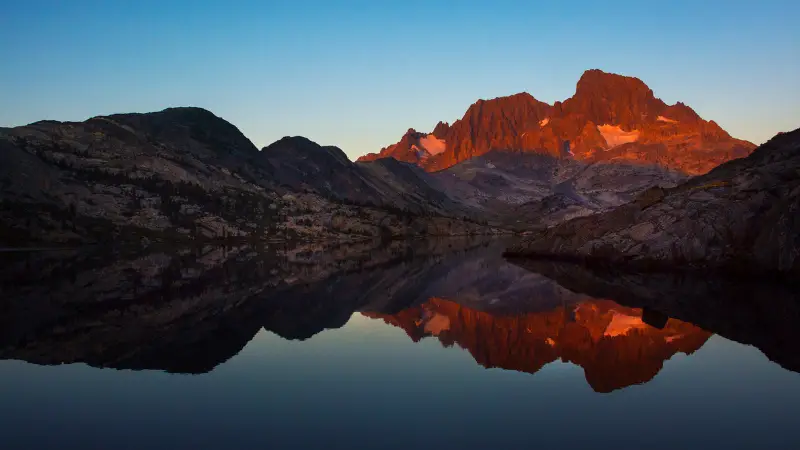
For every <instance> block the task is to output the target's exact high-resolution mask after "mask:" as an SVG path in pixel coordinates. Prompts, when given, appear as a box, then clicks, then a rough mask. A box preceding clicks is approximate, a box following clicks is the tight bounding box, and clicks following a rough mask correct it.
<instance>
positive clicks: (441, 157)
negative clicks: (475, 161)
mask: <svg viewBox="0 0 800 450" xmlns="http://www.w3.org/2000/svg"><path fill="white" fill-rule="evenodd" d="M432 135H435V136H437V137H439V138H440V139H442V140H444V144H445V149H444V150H443V151H440V152H438V153H429V152H421V151H420V149H421V148H423V146H422V145H421V142H422V139H423V138H424V137H425V136H427V135H425V134H423V133H417V132H413V133H407V134H406V135H405V136H404V137H403V139H402V140H401V141H400V142H398V143H397V144H395V145H392V146H389V147H386V148H384V149H382V150H381V151H380V152H379V153H377V154H369V155H365V156H364V157H362V159H364V160H374V159H378V158H386V157H393V158H395V159H398V160H400V161H406V162H413V163H416V164H419V165H420V166H422V167H424V168H425V169H426V170H428V171H437V170H442V169H445V168H447V167H450V166H453V165H455V164H457V163H459V162H461V161H464V160H467V159H470V158H474V157H475V156H478V155H482V154H485V153H487V152H489V151H491V150H518V151H527V152H537V153H542V154H548V155H553V156H558V157H569V158H574V159H578V160H582V161H611V160H614V161H619V160H623V161H634V162H644V163H652V164H659V165H660V166H662V167H666V168H670V169H674V170H679V171H682V172H684V173H686V174H691V175H696V174H701V173H705V172H707V171H709V170H710V169H712V168H713V167H715V166H717V165H719V164H720V163H722V162H725V161H728V160H730V159H734V158H739V157H742V156H746V155H747V154H749V153H750V152H751V151H752V149H753V148H754V147H755V146H754V145H753V144H751V143H749V142H746V141H742V140H738V139H734V138H732V137H731V136H730V135H729V134H728V133H726V132H725V131H724V130H723V129H722V128H720V127H719V126H718V125H717V124H716V123H715V122H713V121H705V120H703V119H702V118H701V117H700V116H698V115H697V114H696V113H695V112H694V111H693V110H692V109H691V108H689V107H688V106H686V105H685V104H683V103H680V102H678V103H676V104H674V105H667V104H665V103H664V102H663V101H661V100H660V99H658V98H657V97H655V95H654V94H653V91H652V90H651V89H650V88H649V87H647V85H646V84H644V83H643V82H642V81H641V80H639V79H638V78H633V77H626V76H621V75H616V74H610V73H605V72H602V71H600V70H588V71H586V72H585V73H584V74H583V76H581V78H580V80H579V81H578V83H577V86H576V90H575V95H574V96H572V97H571V98H569V99H567V100H565V101H563V102H556V103H555V104H553V105H548V104H546V103H543V102H540V101H538V100H536V99H535V98H533V97H532V96H531V95H530V94H527V93H521V94H516V95H511V96H508V97H499V98H495V99H491V100H479V101H478V102H476V103H475V104H473V105H472V106H470V107H469V109H468V110H467V112H466V113H465V114H464V117H462V118H461V119H460V120H457V121H456V122H455V123H453V124H452V125H451V126H449V127H443V126H440V125H437V127H436V129H435V130H434V133H433V134H432Z"/></svg>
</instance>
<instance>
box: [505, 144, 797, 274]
mask: <svg viewBox="0 0 800 450" xmlns="http://www.w3.org/2000/svg"><path fill="white" fill-rule="evenodd" d="M506 255H507V256H514V257H519V256H527V257H545V258H552V257H555V258H562V259H570V260H581V261H589V262H605V263H609V264H613V265H621V264H625V265H630V266H634V267H638V268H647V269H687V268H688V269H694V268H707V269H724V270H731V271H736V272H745V273H756V272H774V273H781V274H783V275H788V276H790V277H798V276H800V257H798V256H799V255H800V129H799V130H795V131H792V132H790V133H782V134H779V135H778V136H776V137H774V138H773V139H772V140H770V141H769V142H767V143H766V144H764V145H762V146H761V147H759V148H758V149H756V150H755V151H754V152H753V153H752V154H751V155H750V156H748V157H746V158H742V159H737V160H734V161H730V162H728V163H725V164H723V165H721V166H719V167H717V168H716V169H714V170H712V171H711V172H709V173H708V174H706V175H703V176H700V177H697V178H693V179H691V180H690V181H688V182H686V183H684V184H681V185H679V186H678V187H676V188H672V189H660V188H653V189H650V190H648V191H645V192H644V193H643V194H641V195H640V196H639V197H638V198H637V199H636V200H634V201H633V202H631V203H628V204H626V205H623V206H620V207H618V208H616V209H614V210H612V211H610V212H607V213H603V214H598V215H593V216H587V217H581V218H577V219H573V220H570V221H568V222H564V223H562V224H560V225H558V226H555V227H552V228H550V229H547V230H545V231H542V232H539V233H537V234H536V235H534V236H532V237H531V238H529V239H527V240H525V241H524V242H522V243H520V244H519V245H515V246H513V247H511V248H509V249H508V251H507V252H506Z"/></svg>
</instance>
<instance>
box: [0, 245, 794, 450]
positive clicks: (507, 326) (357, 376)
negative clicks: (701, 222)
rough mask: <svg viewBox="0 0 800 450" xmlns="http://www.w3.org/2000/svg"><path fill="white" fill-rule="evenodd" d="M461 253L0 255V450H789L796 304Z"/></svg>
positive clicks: (469, 248)
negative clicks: (70, 449)
mask: <svg viewBox="0 0 800 450" xmlns="http://www.w3.org/2000/svg"><path fill="white" fill-rule="evenodd" d="M503 246H504V243H503V242H492V241H481V240H477V239H450V240H439V241H409V242H400V241H391V242H362V243H349V244H348V243H343V244H337V245H333V244H326V245H323V244H303V245H293V246H281V245H273V246H269V247H258V248H252V247H230V248H216V247H207V248H169V247H164V248H160V247H150V248H146V249H108V248H95V249H74V250H61V251H41V252H28V253H17V252H4V253H2V255H0V258H2V263H3V267H4V269H3V271H2V276H1V277H0V286H1V289H2V290H0V397H1V398H2V402H0V448H4V449H5V448H9V449H11V448H14V449H17V448H20V449H23V448H58V449H64V448H81V449H82V448H148V449H154V448H190V449H201V448H255V447H259V448H324V449H328V448H347V449H351V448H387V449H394V448H397V449H405V448H414V449H424V448H436V449H444V448H488V449H504V448H534V447H535V448H546V449H549V448H558V449H571V448H592V449H605V448H609V449H610V448H614V449H620V448H647V449H661V448H664V449H693V448H742V449H751V448H753V449H773V448H774V449H791V448H800V434H798V433H797V432H796V430H794V426H795V424H796V422H797V417H800V373H798V372H800V340H799V339H798V337H800V330H798V327H797V324H798V323H800V299H798V297H797V294H796V293H795V291H796V289H793V288H792V287H790V286H782V285H777V284H775V283H768V282H765V281H758V280H730V279H718V278H714V277H709V276H700V275H687V274H684V275H668V274H650V275H644V274H631V273H622V272H614V271H611V270H608V269H606V270H603V271H600V270H598V269H589V268H585V267H580V266H570V265H563V264H556V263H548V262H535V261H522V260H505V259H503V257H502V256H501V252H502V249H503Z"/></svg>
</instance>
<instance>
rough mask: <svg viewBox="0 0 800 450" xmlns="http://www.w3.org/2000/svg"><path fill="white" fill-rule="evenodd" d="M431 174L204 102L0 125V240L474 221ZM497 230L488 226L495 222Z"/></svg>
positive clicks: (454, 225)
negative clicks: (245, 124)
mask: <svg viewBox="0 0 800 450" xmlns="http://www.w3.org/2000/svg"><path fill="white" fill-rule="evenodd" d="M429 178H430V177H429V176H428V174H426V173H425V172H423V171H422V170H419V169H418V168H416V167H412V166H409V165H407V164H402V163H398V162H396V161H381V162H375V163H369V164H367V163H358V164H356V163H352V162H350V161H349V160H348V159H347V158H346V156H345V155H344V153H343V152H342V151H341V150H339V149H338V148H336V147H323V146H320V145H317V144H316V143H313V142H311V141H309V140H307V139H304V138H284V139H281V140H280V141H278V142H276V143H274V144H272V145H270V146H268V147H266V148H265V149H263V150H262V151H259V150H258V149H257V148H256V147H255V146H254V145H253V144H252V143H251V142H250V141H249V140H247V138H246V137H244V135H242V133H241V132H240V131H239V130H238V129H237V128H236V127H235V126H233V125H231V124H230V123H228V122H226V121H225V120H223V119H221V118H219V117H217V116H215V115H214V114H212V113H211V112H209V111H206V110H204V109H201V108H169V109H166V110H164V111H160V112H154V113H146V114H115V115H111V116H102V117H94V118H91V119H89V120H86V121H84V122H55V121H43V122H36V123H33V124H30V125H27V126H22V127H17V128H2V129H0V202H2V206H3V207H2V209H0V244H2V245H23V244H32V243H40V244H41V243H54V242H61V243H66V242H72V243H79V242H109V241H120V240H139V239H147V240H152V239H172V240H174V239H179V240H180V239H198V238H199V239H217V238H219V239H224V238H230V237H236V238H248V239H262V240H263V239H266V240H272V239H287V238H293V237H307V238H321V237H336V238H353V237H359V238H361V237H365V236H366V237H369V236H410V235H420V234H464V233H467V234H468V233H481V232H484V231H486V228H485V227H484V226H482V225H480V224H478V223H475V220H481V219H480V218H474V217H473V218H471V219H470V220H472V221H469V220H464V219H467V216H468V215H469V214H468V213H469V212H468V211H466V210H465V209H464V208H463V207H461V205H459V204H457V203H456V202H453V201H451V200H450V199H449V197H447V196H446V195H445V194H443V193H442V192H440V191H438V190H436V189H434V188H433V187H431V185H430V183H433V181H431V180H430V179H429ZM489 231H490V232H492V230H489Z"/></svg>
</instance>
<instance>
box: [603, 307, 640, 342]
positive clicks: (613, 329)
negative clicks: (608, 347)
mask: <svg viewBox="0 0 800 450" xmlns="http://www.w3.org/2000/svg"><path fill="white" fill-rule="evenodd" d="M612 314H613V315H612V316H611V323H609V324H608V326H607V327H606V329H605V331H604V332H603V335H604V336H612V337H613V336H620V335H624V334H628V333H629V332H630V331H631V330H634V329H637V328H647V326H648V325H647V324H646V323H644V322H643V321H642V318H641V317H637V316H629V315H627V314H622V313H619V312H616V311H613V312H612Z"/></svg>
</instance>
